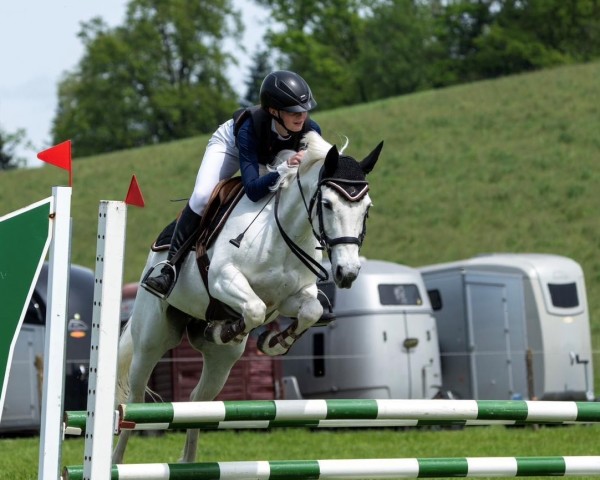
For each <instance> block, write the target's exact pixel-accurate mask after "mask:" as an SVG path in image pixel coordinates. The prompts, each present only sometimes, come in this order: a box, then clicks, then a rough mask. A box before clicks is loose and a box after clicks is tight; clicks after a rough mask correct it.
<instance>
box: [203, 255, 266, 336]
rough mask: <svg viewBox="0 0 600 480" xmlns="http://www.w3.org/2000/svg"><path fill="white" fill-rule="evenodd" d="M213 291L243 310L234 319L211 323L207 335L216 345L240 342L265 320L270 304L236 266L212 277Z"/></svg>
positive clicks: (234, 306)
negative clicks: (260, 296) (259, 294)
mask: <svg viewBox="0 0 600 480" xmlns="http://www.w3.org/2000/svg"><path fill="white" fill-rule="evenodd" d="M210 283H211V288H210V291H211V294H212V295H213V297H215V298H216V299H218V300H221V301H222V302H223V303H225V304H227V305H229V306H230V307H231V308H233V309H234V310H236V311H238V312H241V317H240V318H239V319H237V320H234V321H232V322H220V321H213V322H209V324H208V327H207V328H206V330H205V332H204V337H205V338H206V339H207V340H209V341H211V342H214V343H216V344H217V345H227V344H228V343H230V342H235V343H239V342H241V341H242V340H243V339H244V337H245V336H246V335H248V333H249V332H250V331H251V330H253V329H255V328H256V327H258V326H260V325H262V324H263V323H264V322H265V319H266V314H267V306H266V305H265V303H264V302H263V301H262V300H261V299H260V298H259V297H258V296H257V295H256V293H255V292H254V290H252V287H251V286H250V284H249V283H248V280H247V279H246V277H245V276H244V275H243V274H242V273H241V272H240V271H239V270H238V269H237V268H235V267H233V266H231V265H229V266H227V267H224V268H222V269H221V270H220V271H219V273H218V275H217V276H216V277H215V278H214V279H212V280H211V282H210Z"/></svg>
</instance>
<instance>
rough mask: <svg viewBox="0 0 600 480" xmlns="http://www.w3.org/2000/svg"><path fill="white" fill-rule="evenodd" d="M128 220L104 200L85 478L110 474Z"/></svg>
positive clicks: (120, 207)
mask: <svg viewBox="0 0 600 480" xmlns="http://www.w3.org/2000/svg"><path fill="white" fill-rule="evenodd" d="M126 219H127V205H126V204H125V202H116V201H106V200H102V201H101V202H100V208H99V218H98V240H97V250H96V285H95V287H94V310H93V316H92V339H91V342H92V345H91V354H90V375H89V381H88V401H87V420H86V433H85V451H84V460H83V467H84V471H83V478H84V480H85V479H87V480H90V479H94V480H99V479H108V478H110V475H111V466H112V461H111V454H112V441H113V434H114V428H113V427H114V415H115V410H114V399H115V383H116V376H117V353H118V344H119V331H120V325H121V321H120V311H121V288H122V284H123V260H124V252H125V227H126Z"/></svg>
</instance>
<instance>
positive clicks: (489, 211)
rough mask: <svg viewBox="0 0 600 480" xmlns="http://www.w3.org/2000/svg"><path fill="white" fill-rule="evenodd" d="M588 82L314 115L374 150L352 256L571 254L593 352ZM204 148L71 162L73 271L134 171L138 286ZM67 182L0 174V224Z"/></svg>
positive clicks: (511, 86)
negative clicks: (359, 244)
mask: <svg viewBox="0 0 600 480" xmlns="http://www.w3.org/2000/svg"><path fill="white" fill-rule="evenodd" d="M598 78H600V63H595V64H588V65H581V66H570V67H563V68H558V69H553V70H547V71H542V72H537V73H533V74H526V75H518V76H514V77H509V78H503V79H499V80H495V81H486V82H480V83H474V84H469V85H462V86H457V87H454V88H448V89H444V90H436V91H426V92H421V93H417V94H414V95H409V96H403V97H397V98H391V99H388V100H384V101H379V102H375V103H370V104H364V105H359V106H355V107H349V108H344V109H339V110H335V111H329V112H322V113H320V112H318V111H317V113H315V115H314V118H315V119H316V120H317V121H318V122H319V123H320V124H321V126H322V128H323V132H324V136H325V138H326V139H328V140H329V141H330V142H332V143H337V144H338V145H340V144H341V143H343V136H347V137H348V138H349V139H350V147H349V148H348V153H350V154H352V155H354V156H356V157H357V158H358V157H360V158H362V157H363V156H364V155H366V154H367V153H368V152H369V151H370V150H371V149H372V148H373V147H374V146H375V145H376V144H377V143H378V142H379V141H380V140H381V139H384V140H385V147H384V150H383V154H382V158H381V159H380V161H379V164H378V166H377V168H376V170H375V171H374V172H373V173H372V174H371V176H370V181H371V196H372V198H373V201H374V208H373V209H372V210H371V215H370V219H369V224H368V234H367V239H366V241H365V245H364V247H363V250H362V252H363V254H364V255H366V256H367V257H371V258H378V259H386V260H391V261H395V262H400V263H404V264H407V265H411V266H419V265H425V264H431V263H437V262H443V261H451V260H458V259H461V258H466V257H470V256H473V255H476V254H478V253H482V252H500V251H511V252H539V253H556V254H560V255H565V256H567V257H571V258H573V259H575V260H576V261H578V262H579V263H580V264H581V265H582V266H583V268H584V271H585V274H586V280H587V286H588V297H589V303H590V309H591V315H592V322H593V325H594V333H595V336H596V337H597V338H596V339H595V345H596V346H597V345H598V341H600V337H598V334H600V255H599V248H600V221H599V220H600V219H599V215H598V208H599V207H600V134H599V132H600V88H599V87H598ZM316 93H317V98H318V92H316ZM107 114H109V111H108V112H107ZM207 140H208V136H201V137H196V138H191V139H187V140H183V141H178V142H173V143H169V144H161V145H158V146H153V147H146V148H140V149H135V150H128V151H123V152H117V153H113V154H108V155H100V156H95V157H89V158H84V159H80V160H76V161H75V162H74V168H73V170H74V182H73V246H72V249H73V251H72V260H73V262H75V263H80V264H83V265H87V266H90V267H93V265H94V257H95V248H96V247H95V245H96V244H95V237H96V228H97V223H96V215H97V211H98V201H99V200H101V199H109V200H122V199H124V197H125V194H126V192H127V188H128V185H129V181H130V179H131V175H132V174H134V173H135V174H136V176H137V178H138V181H139V183H140V187H141V189H142V192H143V194H144V196H145V199H146V207H145V208H144V209H137V208H135V207H132V208H130V209H129V212H128V227H127V252H126V264H125V278H126V281H135V280H137V279H138V277H139V274H140V271H141V268H142V266H143V264H144V261H145V257H146V255H147V250H148V246H149V245H150V243H151V242H152V241H153V239H154V237H155V236H156V234H157V233H158V232H159V231H160V230H161V228H162V227H163V226H164V225H165V224H166V223H167V222H169V221H170V220H171V219H172V218H173V217H174V216H175V215H176V214H177V212H178V210H179V209H180V208H182V207H183V205H184V204H183V203H182V202H180V203H173V202H171V201H170V199H175V198H182V197H183V198H185V197H187V196H188V195H189V193H190V191H191V188H192V187H193V184H194V180H195V176H196V172H197V169H198V165H199V163H200V160H201V158H202V154H203V151H204V147H205V145H206V143H207ZM74 148H75V149H76V148H77V146H76V145H74ZM66 177H67V175H66V173H65V172H64V171H61V170H59V169H56V168H54V167H44V168H41V169H37V170H21V171H10V172H0V215H4V214H6V213H8V212H11V211H13V210H15V209H17V208H20V207H23V206H25V205H28V204H30V203H32V202H34V201H36V200H39V199H41V198H45V197H47V196H49V195H50V194H51V186H52V185H64V184H66V182H67V178H66ZM596 348H597V347H596ZM596 364H597V365H600V363H598V361H597V362H596Z"/></svg>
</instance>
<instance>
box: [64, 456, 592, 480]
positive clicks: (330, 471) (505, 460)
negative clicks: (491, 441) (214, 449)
mask: <svg viewBox="0 0 600 480" xmlns="http://www.w3.org/2000/svg"><path fill="white" fill-rule="evenodd" d="M599 474H600V456H578V457H567V456H565V457H558V456H556V457H465V458H401V459H394V458H391V459H389V458H388V459H386V458H377V459H348V460H289V461H270V462H267V461H261V462H210V463H189V464H180V463H177V464H173V463H157V464H130V465H113V467H112V472H111V477H110V478H111V480H142V479H143V480H183V479H191V478H193V479H194V480H215V479H219V480H250V479H252V480H304V479H307V480H308V479H350V478H354V479H360V478H369V479H379V478H387V479H389V478H394V477H403V478H440V477H488V476H496V477H498V476H503V477H523V476H528V477H529V476H582V475H586V476H592V475H599ZM64 478H65V480H82V478H83V473H82V467H80V466H74V467H66V468H65V470H64Z"/></svg>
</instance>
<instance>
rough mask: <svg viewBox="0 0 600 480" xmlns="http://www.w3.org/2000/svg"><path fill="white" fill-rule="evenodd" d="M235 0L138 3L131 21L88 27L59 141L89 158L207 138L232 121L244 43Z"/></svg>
mask: <svg viewBox="0 0 600 480" xmlns="http://www.w3.org/2000/svg"><path fill="white" fill-rule="evenodd" d="M241 31H242V26H241V23H240V17H239V13H238V12H237V11H236V10H234V8H233V6H232V2H231V0H211V1H202V2H197V1H193V0H132V1H131V2H130V3H129V5H128V8H127V15H126V20H125V24H124V25H123V26H120V27H117V28H114V29H110V28H108V27H107V26H106V24H105V23H104V22H103V21H102V20H101V19H99V18H95V19H92V20H91V21H89V22H87V23H84V24H83V25H82V30H81V32H80V34H79V36H80V38H81V40H82V42H83V43H84V46H85V54H84V56H83V58H82V60H81V61H80V62H79V64H78V66H77V67H76V69H75V70H74V71H72V72H69V73H67V74H66V75H65V76H64V77H63V79H62V80H61V82H60V84H59V94H58V96H59V98H58V112H57V115H56V117H55V119H54V122H53V128H52V135H53V137H54V140H55V141H58V140H59V139H62V138H71V139H72V140H73V145H74V155H75V156H83V155H90V154H95V153H101V152H108V151H113V150H117V149H126V148H132V147H137V146H141V145H146V144H152V143H158V142H165V141H169V140H173V139H178V138H185V137H189V136H192V135H197V134H200V133H207V132H211V131H213V130H214V128H215V127H216V126H217V125H218V124H219V123H221V122H222V121H224V120H225V119H226V118H228V117H230V116H231V113H232V112H233V110H234V109H235V108H236V106H237V102H236V95H235V92H234V91H233V89H232V87H231V85H230V83H229V82H228V80H227V77H226V69H227V66H228V65H229V64H230V63H231V62H234V61H235V60H234V59H233V58H232V57H231V56H230V55H228V54H226V53H225V52H224V50H223V48H222V43H223V40H224V39H225V38H233V39H238V38H239V35H240V33H241Z"/></svg>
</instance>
